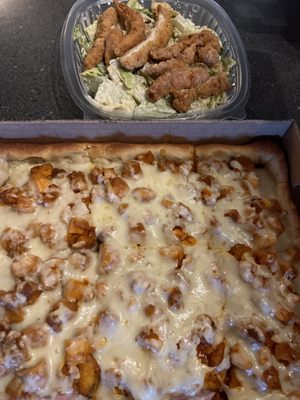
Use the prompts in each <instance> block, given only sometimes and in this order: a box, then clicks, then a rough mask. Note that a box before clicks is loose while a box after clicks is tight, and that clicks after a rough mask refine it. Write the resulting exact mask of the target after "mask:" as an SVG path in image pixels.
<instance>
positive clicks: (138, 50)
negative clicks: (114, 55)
mask: <svg viewBox="0 0 300 400" xmlns="http://www.w3.org/2000/svg"><path fill="white" fill-rule="evenodd" d="M172 35H173V26H172V9H171V7H170V6H169V5H168V4H166V3H164V4H159V5H158V6H157V22H156V25H155V27H154V28H152V29H151V31H150V33H149V35H148V37H147V38H146V39H145V40H143V41H142V42H141V43H139V44H138V45H136V46H135V47H133V48H132V49H130V50H129V51H128V52H127V53H125V54H124V55H123V56H122V57H120V59H119V62H120V64H121V65H122V66H123V67H124V68H126V69H128V70H129V71H132V70H134V69H135V68H140V67H142V66H143V65H145V64H146V62H147V61H148V58H149V54H150V51H151V50H152V49H153V47H162V46H166V45H167V43H168V41H169V40H170V39H171V37H172Z"/></svg>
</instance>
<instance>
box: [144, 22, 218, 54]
mask: <svg viewBox="0 0 300 400" xmlns="http://www.w3.org/2000/svg"><path fill="white" fill-rule="evenodd" d="M208 43H209V44H210V46H211V47H213V48H214V49H215V50H217V51H218V52H220V51H221V46H220V43H219V39H218V38H217V36H216V35H215V34H214V33H212V32H211V31H210V30H208V29H204V30H202V31H200V32H196V33H193V34H191V35H187V36H184V37H183V38H182V39H180V40H178V41H177V42H176V43H174V44H173V45H172V46H170V47H163V46H161V47H160V48H159V47H157V48H154V49H153V50H152V51H151V53H150V54H151V57H152V58H153V59H154V60H157V61H164V60H169V59H171V58H174V57H177V56H178V55H179V54H180V53H181V52H182V51H183V50H184V49H185V48H187V47H189V46H191V45H193V44H195V45H196V46H200V47H203V46H205V45H208Z"/></svg>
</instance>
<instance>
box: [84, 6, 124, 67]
mask: <svg viewBox="0 0 300 400" xmlns="http://www.w3.org/2000/svg"><path fill="white" fill-rule="evenodd" d="M117 22H118V16H117V12H116V10H115V9H114V8H113V7H109V8H107V9H106V10H105V11H104V12H103V13H102V14H100V16H99V17H98V22H97V31H96V35H95V41H94V44H93V46H92V47H91V48H90V49H89V50H88V52H87V55H86V56H85V58H84V61H83V65H84V69H85V70H87V69H90V68H93V67H95V66H96V65H97V64H99V63H100V62H101V61H102V59H103V55H104V48H105V39H106V37H107V35H108V34H109V32H110V30H111V29H112V28H114V27H115V26H116V24H117Z"/></svg>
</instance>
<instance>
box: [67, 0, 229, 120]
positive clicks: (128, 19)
mask: <svg viewBox="0 0 300 400" xmlns="http://www.w3.org/2000/svg"><path fill="white" fill-rule="evenodd" d="M73 39H74V41H75V42H76V45H77V46H78V50H79V52H80V55H81V57H82V64H83V67H82V71H81V72H80V76H81V79H82V80H83V82H84V85H85V86H86V88H87V91H88V95H89V96H90V97H91V102H92V103H93V104H94V105H95V106H96V107H97V108H98V109H99V110H101V111H102V112H104V113H110V114H113V113H114V112H116V113H117V114H118V116H122V117H124V118H137V119H141V118H170V117H174V116H176V115H178V114H181V115H182V114H187V113H191V112H192V113H193V112H199V111H203V112H205V111H207V110H209V109H214V108H216V107H218V106H221V105H223V104H225V103H226V101H227V98H228V97H227V93H228V92H229V91H230V89H231V82H230V76H229V71H230V69H231V68H232V67H233V66H234V65H235V60H233V59H232V58H228V57H227V58H226V57H224V56H223V48H222V43H221V41H220V39H219V37H218V35H217V34H216V32H214V31H213V30H211V29H209V28H207V27H206V26H197V25H195V24H194V23H193V22H192V21H191V20H190V19H188V18H185V17H183V16H182V15H181V14H180V13H179V12H177V11H175V10H174V9H173V8H171V6H170V5H169V4H168V3H159V2H153V3H152V5H151V8H150V9H148V8H144V7H143V6H142V5H141V4H140V3H139V2H138V0H129V1H128V2H127V3H123V2H122V3H119V2H118V1H117V0H116V1H114V4H113V6H110V7H108V8H107V9H106V10H105V11H104V12H102V13H101V14H100V15H99V16H98V18H97V20H95V21H94V22H93V23H92V24H91V25H89V26H88V27H86V28H83V27H82V26H81V25H77V26H76V27H75V29H74V32H73Z"/></svg>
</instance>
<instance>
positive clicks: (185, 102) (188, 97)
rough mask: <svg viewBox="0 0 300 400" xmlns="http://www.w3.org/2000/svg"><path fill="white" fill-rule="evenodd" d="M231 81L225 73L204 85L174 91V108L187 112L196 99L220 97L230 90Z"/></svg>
mask: <svg viewBox="0 0 300 400" xmlns="http://www.w3.org/2000/svg"><path fill="white" fill-rule="evenodd" d="M230 87H231V85H230V81H229V78H228V75H227V74H226V73H225V72H220V73H219V74H217V75H215V76H213V77H211V78H209V79H208V80H206V81H203V82H202V83H200V84H198V85H195V86H194V87H192V86H191V87H190V89H185V90H178V89H176V90H173V91H172V94H173V96H174V100H173V107H174V108H175V110H176V111H178V112H187V111H188V110H189V108H190V107H191V104H192V102H193V101H195V100H196V99H206V98H208V97H210V96H213V95H218V94H221V93H223V92H226V91H228V90H229V89H230Z"/></svg>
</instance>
